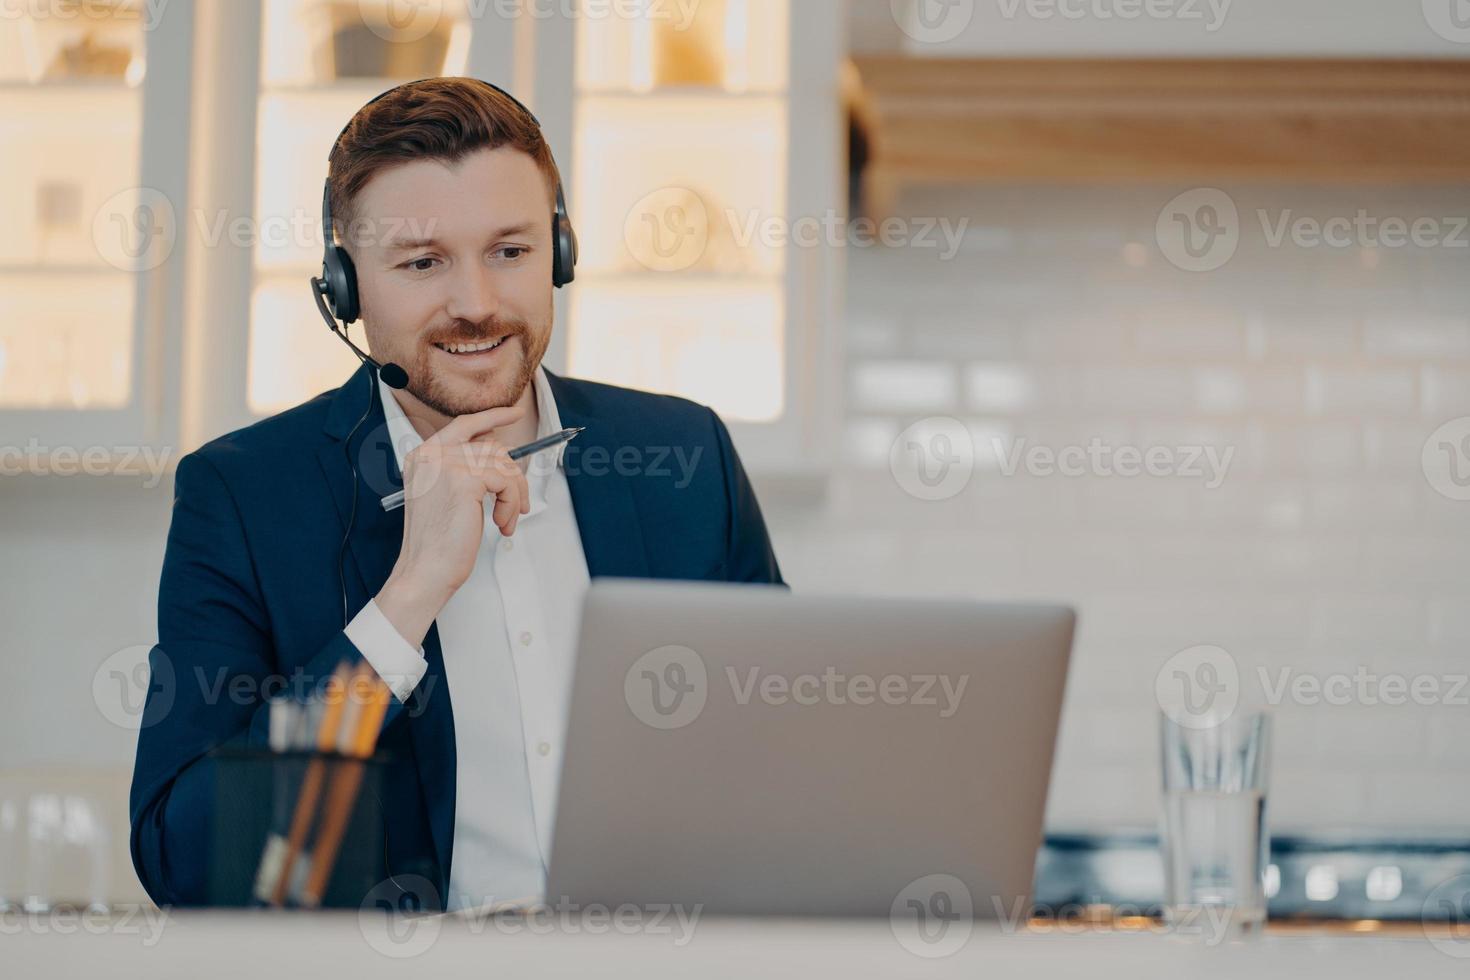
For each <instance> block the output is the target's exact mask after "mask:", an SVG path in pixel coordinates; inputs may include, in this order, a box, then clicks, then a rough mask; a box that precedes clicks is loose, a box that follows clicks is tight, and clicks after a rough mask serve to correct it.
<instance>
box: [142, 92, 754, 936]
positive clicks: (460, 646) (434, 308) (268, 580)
mask: <svg viewBox="0 0 1470 980" xmlns="http://www.w3.org/2000/svg"><path fill="white" fill-rule="evenodd" d="M324 213H326V214H327V215H329V218H328V224H329V225H330V226H331V227H332V228H333V229H334V230H335V235H333V236H332V237H333V238H334V239H335V241H332V239H329V243H328V254H327V259H326V261H325V262H324V269H323V276H322V278H321V279H320V280H314V281H313V288H316V289H317V290H318V293H319V296H318V297H317V299H318V301H319V303H320V304H321V309H322V312H323V313H324V314H327V315H328V321H329V324H330V325H331V327H332V329H333V331H334V332H337V331H338V330H339V329H341V330H344V331H345V324H348V323H351V322H353V321H355V320H356V319H357V318H358V316H359V314H360V316H361V319H362V320H363V324H364V328H365V332H366V336H367V345H368V354H370V355H371V356H368V355H362V356H363V358H364V364H363V366H362V368H361V369H359V370H358V371H357V372H356V373H355V374H354V375H353V376H352V377H351V378H349V379H348V380H347V382H346V384H344V385H343V386H342V387H341V388H339V389H337V390H335V391H329V392H326V393H324V394H322V395H320V396H318V397H316V398H314V399H312V400H311V401H309V402H307V403H305V404H303V405H301V406H298V407H297V408H294V409H292V410H290V411H287V412H284V413H282V414H280V415H277V416H275V417H273V418H269V419H265V420H264V421H262V422H259V423H257V424H256V425H253V426H250V427H249V428H246V429H242V430H240V431H238V432H233V433H231V434H229V435H226V436H223V437H221V438H219V439H216V440H215V441H213V442H211V443H209V444H207V445H205V446H204V447H202V448H200V449H199V450H197V451H196V452H194V453H191V454H190V455H188V456H186V457H185V458H184V459H183V460H181V461H180V464H179V467H178V472H177V475H176V478H175V490H174V514H173V523H172V526H171V527H170V530H169V537H168V546H167V551H166V554H165V557H164V565H163V573H162V580H161V584H160V589H159V602H158V632H159V642H158V644H157V646H155V647H154V649H153V651H152V654H151V657H150V663H151V666H152V669H153V683H152V687H151V688H150V691H149V699H148V703H147V705H146V707H145V709H144V713H143V716H142V730H141V732H140V736H139V741H138V752H137V764H136V767H135V770H134V775H133V791H132V802H131V816H132V827H133V831H132V854H133V862H134V866H135V867H136V868H137V871H138V875H139V877H140V878H141V879H142V881H143V883H144V885H145V886H146V887H147V889H148V892H149V894H150V895H152V897H153V898H154V899H155V900H156V901H158V902H159V903H161V904H162V903H177V904H199V903H206V902H208V901H211V900H213V898H214V897H215V896H216V895H217V894H218V893H217V891H215V890H213V889H212V888H211V884H210V861H211V856H210V855H211V849H210V848H211V842H212V837H211V834H212V832H213V827H214V824H215V817H216V814H215V798H216V787H215V785H214V780H213V778H212V777H213V767H212V765H211V762H212V760H211V758H210V753H211V752H212V750H214V749H216V748H219V747H221V746H232V747H262V746H264V745H265V744H266V742H267V722H268V709H267V706H266V704H265V698H266V696H267V695H269V694H271V693H272V692H273V691H277V690H282V689H284V690H286V691H299V690H308V689H312V688H314V687H315V686H316V685H318V684H319V683H320V681H321V680H322V679H323V678H325V677H327V676H328V675H330V674H331V673H332V671H333V669H334V668H336V667H337V666H338V665H339V664H341V663H343V662H351V663H360V662H362V661H366V662H367V663H368V664H370V665H371V666H372V667H373V668H374V670H376V671H377V673H378V674H379V676H381V677H382V678H383V679H384V680H385V681H386V682H387V684H388V685H389V687H390V688H391V689H392V692H393V695H394V698H393V702H392V704H391V705H390V707H389V710H388V715H387V719H386V721H385V722H384V725H383V729H382V734H381V737H380V739H379V742H378V745H379V748H380V749H381V750H382V751H383V752H385V753H386V754H387V756H388V758H389V760H390V761H389V763H388V765H387V767H386V770H385V771H384V773H383V780H382V784H381V787H380V790H379V791H378V792H377V793H373V794H366V795H365V796H364V803H363V805H366V806H375V807H378V808H379V811H380V812H379V814H378V816H379V817H380V819H381V824H382V827H383V840H382V842H381V853H382V855H383V871H384V872H385V873H386V874H388V875H390V876H392V878H393V879H394V880H395V881H408V880H410V879H411V878H412V879H414V880H420V881H426V882H427V883H428V887H427V888H426V889H421V890H420V891H421V892H427V894H422V893H421V894H419V895H417V898H418V899H419V900H421V901H424V902H426V903H427V904H430V905H445V906H447V907H451V908H454V907H465V906H472V905H480V904H485V903H489V902H500V901H517V900H526V899H536V898H539V897H541V892H542V890H543V889H544V876H545V869H546V863H547V859H548V857H549V852H550V846H551V828H552V825H553V822H554V818H555V809H556V788H557V779H558V775H559V770H560V760H561V737H562V733H563V731H564V728H565V724H566V717H565V715H566V709H567V699H568V694H569V686H570V682H571V677H572V666H573V663H572V662H573V657H574V650H575V645H576V640H577V627H578V617H579V611H580V605H581V599H582V595H583V593H584V592H585V590H586V588H587V585H588V583H589V580H590V579H591V578H593V577H597V576H622V577H635V578H640V577H641V578H669V579H707V580H723V581H741V582H764V583H772V584H780V583H781V576H780V571H779V569H778V567H777V564H776V559H775V556H774V554H773V553H772V550H771V545H770V541H769V539H768V537H767V534H766V529H765V525H764V522H763V520H762V518H761V514H760V509H759V507H758V506H757V503H756V500H755V496H754V494H753V492H752V490H751V488H750V485H749V483H748V481H747V479H746V476H745V473H744V470H743V469H742V467H741V465H740V461H739V459H738V457H737V456H736V453H735V450H734V447H733V446H732V445H731V441H730V436H729V433H728V432H727V431H726V428H725V426H724V425H723V424H722V423H721V421H720V419H719V418H718V417H717V416H716V415H715V414H714V413H713V412H712V411H711V410H709V409H708V408H705V407H703V406H700V405H697V404H695V403H693V402H690V401H686V400H684V399H679V398H673V397H669V396H662V395H653V394H647V393H643V392H637V391H632V390H628V389H623V388H616V387H612V386H609V385H602V384H596V383H592V382H587V381H578V380H574V379H571V378H563V377H559V376H557V375H555V374H553V373H552V372H550V371H547V370H546V369H545V368H544V367H543V366H542V364H541V361H542V358H543V355H544V354H545V352H546V349H547V345H548V344H549V342H550V338H551V330H552V320H553V295H554V294H553V289H554V287H555V286H560V285H563V284H565V283H567V282H569V281H571V279H572V274H573V268H574V265H575V238H574V236H573V235H572V233H571V226H570V221H569V219H568V218H567V217H566V213H565V205H564V203H563V198H562V195H561V193H560V177H559V174H558V172H557V168H556V164H555V162H554V161H553V159H552V156H551V153H550V150H549V149H548V147H547V145H546V142H545V140H544V139H543V138H542V135H541V132H540V128H539V126H538V125H537V123H536V121H535V119H534V117H532V116H531V115H530V113H529V112H527V111H526V110H525V109H524V108H523V107H522V106H521V105H520V104H519V103H518V102H516V101H515V100H514V99H512V98H510V97H509V96H508V95H506V94H505V93H503V92H502V91H500V90H499V89H496V88H494V87H493V86H490V85H488V84H486V83H483V82H478V81H474V80H471V79H461V78H437V79H426V80H423V81H419V82H413V83H410V84H408V85H405V86H401V87H399V88H397V89H393V90H390V91H389V92H388V93H386V94H385V95H383V96H380V97H379V98H378V99H376V100H374V101H373V102H371V103H369V104H368V105H367V106H365V107H364V108H363V109H362V110H360V111H359V112H358V113H357V115H356V116H355V117H354V118H353V119H352V121H351V122H350V123H349V124H348V126H347V128H346V129H344V130H343V132H342V134H341V135H340V136H339V138H338V141H337V143H336V144H335V147H334V149H333V151H332V154H331V164H330V168H329V176H328V179H327V188H326V194H325V201H324ZM338 243H340V245H339V244H338ZM334 249H336V251H333V250H334ZM329 309H330V311H331V312H330V313H328V310H329ZM332 314H335V318H334V317H333V316H332ZM337 319H340V320H342V321H343V326H342V327H340V328H339V325H338V323H337ZM339 336H342V337H343V338H344V339H345V338H346V334H345V332H344V333H341V334H339ZM359 353H361V352H359ZM571 427H577V428H581V429H583V432H582V433H581V434H580V435H578V436H577V438H576V439H575V440H573V441H571V442H569V443H564V444H562V445H560V446H558V447H556V448H555V449H553V450H548V451H545V452H542V453H539V454H536V455H532V456H529V457H525V458H523V459H521V460H519V462H512V461H511V459H510V457H509V455H508V450H509V449H511V448H513V447H516V446H520V445H524V444H526V443H529V442H531V441H533V440H536V439H538V438H540V437H546V436H550V435H552V434H555V433H557V432H559V431H560V430H562V429H563V428H571ZM400 489H401V490H403V491H404V496H405V505H404V506H403V507H402V508H401V509H396V510H387V509H385V508H384V507H382V506H380V504H379V501H380V498H381V497H383V496H385V495H387V494H389V493H391V492H393V491H395V490H400ZM451 695H452V696H451ZM375 849H376V846H375Z"/></svg>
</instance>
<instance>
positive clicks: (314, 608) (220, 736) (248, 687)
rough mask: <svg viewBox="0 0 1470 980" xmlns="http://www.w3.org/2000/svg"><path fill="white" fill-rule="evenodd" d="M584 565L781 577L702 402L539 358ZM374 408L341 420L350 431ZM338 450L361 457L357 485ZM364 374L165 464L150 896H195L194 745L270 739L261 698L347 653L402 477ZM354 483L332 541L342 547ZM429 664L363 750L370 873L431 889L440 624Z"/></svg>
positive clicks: (440, 878) (444, 830)
mask: <svg viewBox="0 0 1470 980" xmlns="http://www.w3.org/2000/svg"><path fill="white" fill-rule="evenodd" d="M547 378H548V381H549V382H550V385H551V391H552V394H553V397H555V399H556V407H557V411H558V413H559V414H560V415H561V421H562V424H563V425H564V426H584V427H585V428H586V431H585V432H583V433H582V434H581V435H580V436H578V437H577V438H576V439H575V440H573V441H572V442H571V443H570V444H568V446H567V449H566V454H565V456H564V464H565V467H566V474H567V484H568V487H569V488H570V491H571V498H572V506H573V509H574V511H575V512H576V516H577V526H578V528H579V530H580V533H581V537H582V550H583V552H584V553H585V554H586V557H587V570H588V573H589V575H590V576H592V577H594V578H596V577H598V576H616V577H628V578H658V579H708V580H715V581H733V582H766V583H776V584H780V583H781V573H780V570H779V568H778V567H777V565H776V557H775V555H774V554H773V552H772V550H771V544H770V539H769V538H768V537H767V534H766V527H765V522H764V521H763V520H762V518H761V513H760V508H759V507H758V506H757V504H756V499H755V494H754V493H753V491H752V490H751V486H750V483H749V481H748V480H747V479H746V475H745V472H744V469H743V468H742V467H741V465H740V460H739V458H738V457H737V456H736V453H735V449H734V446H733V445H731V442H730V435H729V432H728V431H727V430H726V428H725V426H724V424H723V423H722V422H721V421H720V419H719V417H718V416H717V415H715V413H714V412H713V411H711V410H710V409H708V408H705V407H704V406H701V405H698V404H695V403H694V402H691V401H687V400H685V399H682V398H674V397H670V396H665V395H653V394H648V393H645V392H638V391H632V390H629V389H626V388H617V387H613V386H610V385H603V384H596V383H593V382H589V381H578V380H574V379H571V378H561V377H558V376H556V375H554V374H551V373H550V372H547ZM370 398H371V400H372V408H371V411H370V413H369V415H368V417H367V419H366V420H365V421H364V422H363V424H362V425H361V426H358V427H357V430H356V432H355V433H353V431H352V430H353V428H354V426H355V425H356V424H357V422H358V420H359V419H360V418H361V416H362V414H363V411H364V410H365V409H366V408H367V407H368V403H369V399H370ZM350 457H355V458H356V460H357V463H358V466H357V469H358V477H357V480H356V483H355V484H354V481H353V478H352V468H351V465H350V461H349V459H350ZM402 485H403V484H402V477H401V475H400V474H399V472H398V466H397V460H396V458H395V457H394V453H393V448H392V445H391V443H390V442H389V439H388V434H387V426H386V424H385V421H384V415H383V406H382V402H381V399H380V398H379V397H378V390H377V383H376V379H375V377H374V376H373V374H372V373H371V371H370V370H369V369H368V368H367V367H363V368H361V369H359V370H358V371H357V372H356V373H355V374H354V375H353V376H352V377H351V378H350V379H349V380H348V382H347V383H346V384H345V385H343V386H342V387H341V388H338V389H337V390H335V391H330V392H326V393H324V394H322V395H320V396H318V397H316V398H315V399H313V400H311V401H309V402H307V403H305V404H303V405H300V406H298V407H296V408H294V409H291V410H290V411H287V412H283V413H282V414H280V415H276V416H273V417H271V418H268V419H265V420H263V421H261V422H259V423H257V424H255V425H252V426H250V427H248V428H245V429H241V430H239V431H238V432H233V433H230V434H229V435H227V436H223V437H221V438H219V439H216V440H214V441H213V442H211V443H209V444H208V445H205V446H203V447H202V448H200V449H199V450H197V451H196V452H193V453H190V454H189V455H187V456H185V457H184V458H183V459H181V460H180V461H179V466H178V470H177V473H176V476H175V480H174V509H173V521H172V524H171V526H170V527H169V533H168V546H167V550H166V552H165V555H164V561H163V574H162V579H161V583H160V586H159V594H158V644H157V645H156V646H155V647H154V648H153V650H152V652H151V654H150V658H149V660H150V666H151V668H152V672H153V680H152V686H151V688H150V690H149V693H148V699H147V702H146V703H145V707H144V711H143V715H142V717H141V728H140V732H139V737H138V752H137V761H136V764H135V766H134V770H133V784H132V795H131V801H130V805H129V812H130V816H131V820H132V836H131V847H132V856H133V865H134V867H135V868H136V869H137V872H138V877H139V878H140V879H141V880H142V882H143V885H144V887H145V888H146V889H147V890H148V894H149V895H150V896H152V898H153V900H154V901H156V902H158V903H159V904H183V905H188V904H202V903H204V902H206V901H207V896H208V864H209V840H210V834H211V827H212V810H213V787H212V785H211V784H212V779H211V778H210V776H209V767H208V766H207V765H206V763H205V761H204V760H205V756H206V754H207V753H209V752H210V751H211V750H213V749H215V748H217V747H221V746H264V745H265V744H267V725H266V723H267V710H266V708H265V700H266V697H267V696H269V695H270V694H272V693H274V692H275V691H278V690H281V689H282V688H283V687H284V688H285V689H287V690H295V689H299V688H302V687H305V686H309V685H312V684H315V683H318V682H319V681H320V680H321V679H322V678H325V677H326V676H328V675H330V674H331V672H332V670H333V669H334V668H335V667H336V666H337V665H338V664H339V663H341V662H343V661H349V662H354V661H357V660H360V659H361V654H360V653H359V652H358V651H357V648H356V647H354V646H353V645H352V643H351V642H350V641H349V640H348V639H347V637H346V635H345V634H344V633H343V631H342V625H343V618H344V614H345V615H346V616H347V617H348V618H350V617H351V616H353V615H355V614H356V613H357V611H358V610H359V609H361V608H362V607H363V606H364V605H366V604H367V602H368V600H369V599H370V598H372V597H373V596H374V595H376V594H377V593H378V591H379V590H380V589H381V588H382V586H383V583H384V582H385V581H386V580H387V578H388V574H389V572H390V571H391V570H392V568H393V564H394V562H395V561H396V560H397V557H398V552H399V547H400V545H401V543H402V539H403V511H402V510H398V511H395V512H392V513H384V511H383V510H382V508H381V507H380V506H379V504H378V501H379V498H380V497H382V496H383V495H385V494H388V493H391V492H392V491H394V490H396V489H401V488H402ZM354 498H355V501H356V508H357V512H356V519H355V521H354V522H353V529H352V534H351V538H350V540H349V541H348V545H347V554H346V555H345V556H343V557H342V568H343V574H345V576H346V587H347V608H346V609H345V610H344V609H343V603H342V595H341V585H340V580H339V577H338V567H339V566H338V559H339V548H340V547H341V545H342V536H343V533H344V531H345V529H346V527H347V524H348V518H349V515H350V514H351V512H352V508H353V505H354ZM423 647H424V653H425V656H426V658H427V660H428V672H427V673H426V674H425V676H424V679H423V680H422V681H420V683H419V686H418V688H417V689H416V690H415V691H414V692H413V694H412V695H411V696H410V697H409V699H408V701H407V703H402V704H400V703H399V702H397V701H396V699H395V701H394V703H393V706H392V707H391V708H390V710H389V715H388V717H387V719H386V720H385V722H384V727H383V731H382V735H381V737H380V739H379V742H378V745H379V748H380V749H381V750H382V751H383V752H385V753H387V754H388V756H389V757H390V758H391V760H392V761H391V762H390V763H389V765H388V766H387V768H386V771H385V773H384V779H383V783H382V788H381V793H380V794H379V798H380V800H381V803H382V807H383V813H382V817H383V824H384V834H385V839H384V841H383V844H384V854H385V862H386V865H387V868H386V870H387V871H388V872H389V873H391V874H393V875H395V876H397V875H400V874H419V875H423V876H424V878H426V879H427V880H428V881H429V882H431V883H433V884H434V885H435V887H437V889H438V894H439V895H441V896H442V895H446V894H447V885H448V882H449V870H450V861H451V857H452V855H451V853H450V851H451V845H452V842H453V839H454V799H455V786H454V781H455V743H454V714H453V707H452V701H451V698H450V691H449V685H448V683H447V681H446V678H445V676H444V659H443V655H442V653H441V649H440V645H439V636H438V629H437V627H434V628H431V629H430V630H429V633H428V635H427V636H426V637H425V639H424V643H423Z"/></svg>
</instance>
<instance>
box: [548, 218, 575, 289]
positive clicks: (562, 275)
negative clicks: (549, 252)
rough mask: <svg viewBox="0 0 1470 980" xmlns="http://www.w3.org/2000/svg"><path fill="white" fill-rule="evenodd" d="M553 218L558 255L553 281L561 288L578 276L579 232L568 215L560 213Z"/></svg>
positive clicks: (554, 261) (555, 260) (555, 259)
mask: <svg viewBox="0 0 1470 980" xmlns="http://www.w3.org/2000/svg"><path fill="white" fill-rule="evenodd" d="M552 220H553V222H554V223H555V225H556V255H555V257H554V259H553V263H552V264H553V268H552V277H551V283H552V285H554V286H556V287H558V288H560V287H562V286H565V285H566V284H567V283H569V282H572V281H573V280H575V279H576V278H577V233H576V231H574V230H573V229H572V219H570V218H568V217H567V216H566V215H564V214H560V213H558V214H557V215H556V216H555V217H554V218H553V219H552Z"/></svg>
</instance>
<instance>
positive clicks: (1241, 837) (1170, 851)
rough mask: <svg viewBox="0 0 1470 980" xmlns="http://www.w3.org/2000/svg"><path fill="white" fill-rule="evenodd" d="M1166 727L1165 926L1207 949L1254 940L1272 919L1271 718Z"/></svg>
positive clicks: (1242, 715)
mask: <svg viewBox="0 0 1470 980" xmlns="http://www.w3.org/2000/svg"><path fill="white" fill-rule="evenodd" d="M1161 724H1162V730H1161V734H1162V745H1163V777H1164V783H1163V789H1164V812H1163V819H1162V827H1161V834H1160V844H1161V847H1162V850H1163V858H1164V886H1165V899H1164V918H1165V921H1166V922H1168V923H1169V925H1170V927H1171V931H1173V932H1175V933H1178V934H1182V935H1189V936H1198V937H1199V938H1201V939H1204V940H1205V941H1207V942H1218V941H1220V940H1221V939H1225V938H1229V937H1232V936H1237V937H1238V936H1243V935H1248V934H1252V933H1255V932H1257V931H1259V929H1260V928H1261V926H1262V925H1263V924H1264V923H1265V921H1266V891H1265V877H1266V866H1267V861H1268V858H1269V853H1268V852H1269V847H1270V838H1269V836H1268V835H1267V831H1266V788H1267V781H1268V779H1269V768H1270V766H1269V762H1270V749H1271V738H1270V733H1271V723H1270V716H1269V715H1267V714H1265V713H1264V712H1259V711H1249V712H1239V713H1236V714H1233V715H1231V716H1230V717H1229V718H1225V719H1221V720H1218V721H1212V722H1210V723H1208V724H1204V725H1191V726H1186V725H1180V724H1179V723H1178V722H1176V721H1175V720H1174V719H1172V718H1170V717H1169V716H1168V715H1167V714H1166V715H1164V716H1163V718H1162V722H1161Z"/></svg>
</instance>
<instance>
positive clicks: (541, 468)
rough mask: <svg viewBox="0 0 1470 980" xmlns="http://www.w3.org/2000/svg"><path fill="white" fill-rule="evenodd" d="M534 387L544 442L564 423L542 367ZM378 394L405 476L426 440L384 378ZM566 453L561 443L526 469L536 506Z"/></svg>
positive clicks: (534, 378) (534, 458) (538, 430)
mask: <svg viewBox="0 0 1470 980" xmlns="http://www.w3.org/2000/svg"><path fill="white" fill-rule="evenodd" d="M531 387H532V390H533V391H534V392H535V394H536V414H537V422H536V438H537V439H544V438H546V437H547V436H549V435H552V434H554V433H557V432H560V431H561V430H562V424H561V414H560V413H559V412H558V411H557V410H556V398H555V396H553V395H552V393H551V384H550V382H548V381H547V380H546V371H545V369H544V368H542V367H541V366H540V365H537V367H536V373H535V374H534V375H532V378H531ZM378 392H379V394H380V396H381V397H382V400H383V417H384V420H385V421H386V422H387V425H388V439H389V441H390V442H391V443H392V444H393V456H394V458H395V459H397V461H398V472H400V473H402V472H403V460H404V459H405V458H406V457H407V456H408V454H409V453H411V452H413V451H414V450H415V449H417V448H418V447H419V446H421V445H422V444H423V441H424V438H423V436H421V435H419V433H418V430H417V429H415V428H414V427H413V423H412V422H410V421H409V420H408V416H407V415H405V414H404V412H403V406H401V405H399V404H398V399H397V398H396V397H394V395H393V389H392V388H390V387H388V385H387V384H386V383H384V381H383V379H382V377H379V378H378ZM507 448H513V447H507ZM566 450H567V444H566V443H562V444H561V445H560V446H557V447H556V448H555V449H551V450H547V451H544V452H539V453H536V454H535V455H534V456H532V457H531V459H530V463H529V465H528V466H527V469H526V482H527V483H528V484H529V485H530V487H531V497H532V502H533V503H536V502H538V501H544V500H545V498H546V477H547V476H549V475H550V473H551V471H552V470H553V469H560V468H561V467H562V466H563V465H564V464H563V457H564V456H565V455H566Z"/></svg>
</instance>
